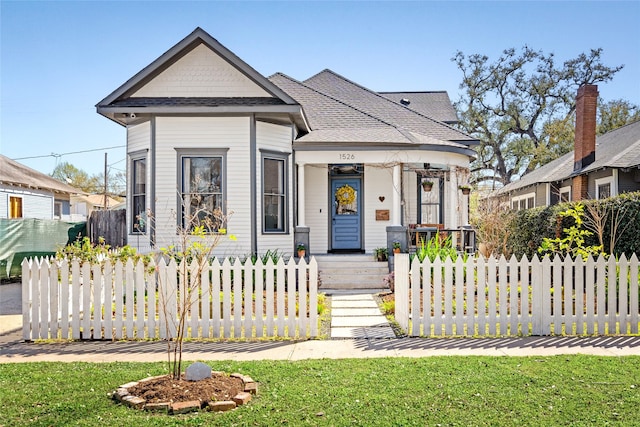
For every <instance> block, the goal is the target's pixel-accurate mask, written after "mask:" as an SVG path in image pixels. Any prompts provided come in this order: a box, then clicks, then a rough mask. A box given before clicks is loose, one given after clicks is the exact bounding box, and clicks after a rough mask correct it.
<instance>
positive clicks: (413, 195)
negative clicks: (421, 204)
mask: <svg viewBox="0 0 640 427" xmlns="http://www.w3.org/2000/svg"><path fill="white" fill-rule="evenodd" d="M417 179H418V178H417V177H416V172H415V171H412V170H410V171H403V172H402V194H403V195H404V197H403V202H404V204H403V206H402V207H403V209H402V212H403V214H402V223H403V224H404V225H409V224H415V223H416V221H417V220H418V188H417V187H418V182H417Z"/></svg>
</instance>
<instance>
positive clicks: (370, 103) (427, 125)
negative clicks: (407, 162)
mask: <svg viewBox="0 0 640 427" xmlns="http://www.w3.org/2000/svg"><path fill="white" fill-rule="evenodd" d="M303 83H304V84H305V85H306V86H308V87H310V88H313V89H315V90H317V91H319V92H321V93H323V94H325V95H327V96H330V97H332V98H334V99H336V100H339V101H341V102H344V103H346V104H348V105H351V106H353V107H354V108H357V109H358V110H359V111H362V112H364V113H366V114H369V115H371V116H373V117H376V118H378V119H380V120H383V121H384V122H386V123H389V124H391V125H394V126H398V127H402V128H404V129H407V130H409V131H411V132H417V133H420V134H423V135H429V136H430V137H432V138H436V139H438V140H440V141H452V142H458V143H461V144H465V145H475V144H477V143H478V141H477V140H476V139H474V138H472V137H470V136H469V135H467V134H465V133H464V132H461V131H459V130H457V129H455V128H453V127H451V126H449V125H447V124H445V123H443V122H441V121H438V120H436V119H433V118H432V117H428V116H426V115H424V114H421V113H419V112H418V111H415V110H413V109H411V108H408V107H406V106H404V105H402V104H400V103H397V102H395V101H393V100H391V99H389V98H387V97H385V96H382V95H380V94H379V93H377V92H374V91H372V90H370V89H367V88H365V87H363V86H361V85H359V84H357V83H354V82H352V81H350V80H348V79H346V78H344V77H342V76H341V75H339V74H337V73H335V72H333V71H331V70H324V71H322V72H320V73H318V74H316V75H315V76H313V77H311V78H309V79H307V80H305V81H304V82H303ZM299 102H300V101H299ZM305 111H307V109H305Z"/></svg>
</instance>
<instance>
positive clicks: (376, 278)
mask: <svg viewBox="0 0 640 427" xmlns="http://www.w3.org/2000/svg"><path fill="white" fill-rule="evenodd" d="M316 261H317V262H318V271H319V272H320V279H321V283H322V286H321V288H325V289H326V288H329V289H372V288H374V289H381V288H383V287H384V283H383V279H384V277H385V276H386V275H388V274H389V267H388V265H387V263H386V262H378V261H376V260H374V259H373V255H370V254H345V255H343V254H339V255H319V256H316Z"/></svg>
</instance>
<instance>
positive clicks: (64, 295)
mask: <svg viewBox="0 0 640 427" xmlns="http://www.w3.org/2000/svg"><path fill="white" fill-rule="evenodd" d="M198 273H199V274H198ZM317 299H318V266H317V263H316V261H315V259H314V258H312V259H311V261H310V262H309V264H307V263H305V261H304V259H302V260H300V262H299V263H298V264H296V263H295V261H294V260H293V259H291V260H290V261H289V262H288V263H285V262H284V260H282V259H280V260H279V261H278V262H277V263H276V264H274V263H273V261H272V260H269V261H268V262H267V263H266V264H263V263H262V262H261V261H260V260H258V261H257V262H256V264H255V265H253V264H252V263H251V262H249V261H247V262H245V263H244V264H242V263H241V262H240V260H239V259H236V260H235V261H234V262H233V263H232V262H231V261H229V259H225V260H224V262H223V263H222V264H220V263H219V262H218V261H216V260H214V261H213V262H211V263H210V264H206V265H205V267H204V268H202V269H198V266H197V265H196V263H195V262H194V263H192V264H191V265H185V264H176V262H175V261H174V260H173V259H172V260H171V261H170V262H169V263H168V264H166V263H165V261H164V259H160V261H159V262H158V264H157V265H155V264H153V263H152V264H151V265H144V264H143V263H142V261H139V262H138V263H136V264H134V262H133V261H132V260H131V259H129V260H128V261H127V262H126V263H122V262H121V261H118V262H117V263H115V264H111V262H110V261H106V262H104V263H101V264H93V265H92V264H90V263H88V262H85V263H82V264H81V263H79V262H78V261H72V262H71V263H68V262H67V261H62V262H58V261H56V260H53V259H41V260H38V259H33V260H25V261H24V262H23V263H22V315H23V338H24V339H25V340H34V339H50V338H53V339H55V338H62V339H68V338H72V339H106V340H111V339H142V338H161V339H167V338H174V337H175V336H176V331H177V328H178V324H179V322H178V321H179V318H180V313H182V312H183V311H182V310H180V307H187V310H185V311H184V312H185V313H186V314H185V316H184V318H183V320H184V321H185V333H184V337H185V338H220V337H224V338H230V337H236V338H239V337H244V338H252V337H258V338H259V337H276V336H277V337H309V336H310V337H315V336H317V335H318V314H317V313H318V312H317Z"/></svg>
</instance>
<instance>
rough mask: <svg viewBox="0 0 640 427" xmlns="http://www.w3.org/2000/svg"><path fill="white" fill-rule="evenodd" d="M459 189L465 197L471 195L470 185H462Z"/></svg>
mask: <svg viewBox="0 0 640 427" xmlns="http://www.w3.org/2000/svg"><path fill="white" fill-rule="evenodd" d="M458 188H459V189H460V191H462V194H464V195H465V196H466V195H468V194H469V193H471V186H470V185H461V186H459V187H458Z"/></svg>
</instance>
